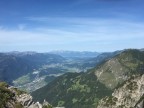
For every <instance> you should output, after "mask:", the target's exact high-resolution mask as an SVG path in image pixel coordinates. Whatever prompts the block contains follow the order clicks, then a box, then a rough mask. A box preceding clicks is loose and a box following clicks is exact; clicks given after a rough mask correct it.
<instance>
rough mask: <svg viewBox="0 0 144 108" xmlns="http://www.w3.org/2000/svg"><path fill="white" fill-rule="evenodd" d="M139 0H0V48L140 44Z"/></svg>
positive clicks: (103, 48) (143, 25)
mask: <svg viewBox="0 0 144 108" xmlns="http://www.w3.org/2000/svg"><path fill="white" fill-rule="evenodd" d="M143 3H144V1H143V0H43V1H41V0H1V1H0V14H1V17H0V52H10V51H20V52H21V51H36V52H50V51H55V50H64V51H65V50H66V51H93V52H95V51H96V52H112V51H116V50H123V49H129V48H134V49H141V48H143V46H144V42H143V40H144V19H143V17H144V14H143V13H144V12H143V10H144V7H143Z"/></svg>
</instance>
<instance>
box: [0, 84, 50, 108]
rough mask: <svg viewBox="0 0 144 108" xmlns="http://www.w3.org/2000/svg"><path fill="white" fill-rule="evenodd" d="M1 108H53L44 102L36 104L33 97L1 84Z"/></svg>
mask: <svg viewBox="0 0 144 108" xmlns="http://www.w3.org/2000/svg"><path fill="white" fill-rule="evenodd" d="M0 108H52V106H51V105H50V104H49V103H48V102H46V101H44V102H43V104H40V103H39V102H34V101H33V98H32V96H31V95H29V94H27V93H25V92H23V91H20V90H18V89H17V88H14V87H9V86H8V85H7V84H6V83H4V82H0Z"/></svg>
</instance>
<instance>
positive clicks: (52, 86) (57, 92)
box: [32, 49, 144, 108]
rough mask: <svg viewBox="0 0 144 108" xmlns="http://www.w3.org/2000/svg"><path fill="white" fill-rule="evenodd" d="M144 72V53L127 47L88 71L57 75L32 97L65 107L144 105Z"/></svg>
mask: <svg viewBox="0 0 144 108" xmlns="http://www.w3.org/2000/svg"><path fill="white" fill-rule="evenodd" d="M143 74H144V52H143V51H140V50H135V49H128V50H124V51H122V52H121V51H120V52H118V53H116V55H115V56H113V57H110V58H109V59H105V60H104V61H103V62H101V63H100V64H99V65H98V66H96V67H95V68H93V69H91V70H89V71H88V72H86V73H66V74H64V75H62V76H60V77H57V78H56V79H55V80H53V81H52V82H50V83H49V84H48V85H46V86H44V87H42V88H40V89H38V90H36V91H34V92H33V93H32V96H33V97H34V100H35V101H40V102H42V101H43V100H44V99H46V100H47V101H48V102H50V103H51V104H52V105H54V106H65V107H66V108H95V107H98V108H130V107H132V108H133V107H137V108H143V103H142V102H143V101H144V97H143V93H144V92H143V91H144V88H143V87H144V81H143V80H144V77H143ZM140 79H141V80H140ZM138 80H139V81H138ZM126 86H127V87H128V88H127V87H126ZM139 87H140V88H139ZM125 90H126V91H125ZM117 91H119V93H117ZM113 92H114V93H113ZM123 92H127V94H129V95H126V94H125V95H123ZM137 95H138V97H137V98H136V97H135V96H137ZM106 96H109V97H107V98H105V97H106ZM111 96H113V97H111ZM127 96H129V98H128V97H127ZM122 97H123V98H122ZM104 99H105V100H104ZM131 99H133V100H131ZM125 100H127V102H129V103H126V102H125ZM122 101H123V103H122ZM132 102H133V103H132ZM138 106H140V107H138Z"/></svg>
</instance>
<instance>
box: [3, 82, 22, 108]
mask: <svg viewBox="0 0 144 108" xmlns="http://www.w3.org/2000/svg"><path fill="white" fill-rule="evenodd" d="M13 89H14V91H15V93H16V94H14V93H13V92H12V91H10V90H9V89H8V84H7V83H5V82H0V108H7V107H8V105H7V103H8V102H12V100H13V101H14V99H15V98H14V96H15V95H20V94H22V93H24V92H23V91H20V90H18V89H16V88H13ZM13 106H14V107H15V108H23V107H22V106H21V104H20V103H18V102H16V103H13Z"/></svg>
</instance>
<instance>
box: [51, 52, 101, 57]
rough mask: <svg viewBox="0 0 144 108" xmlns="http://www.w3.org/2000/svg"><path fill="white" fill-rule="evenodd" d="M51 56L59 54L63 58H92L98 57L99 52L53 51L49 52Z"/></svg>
mask: <svg viewBox="0 0 144 108" xmlns="http://www.w3.org/2000/svg"><path fill="white" fill-rule="evenodd" d="M49 53H51V54H57V55H61V56H62V57H68V58H70V57H71V58H86V57H88V58H90V57H92V58H93V57H96V56H98V55H99V54H101V53H99V52H90V51H51V52H49Z"/></svg>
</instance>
